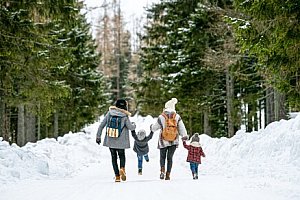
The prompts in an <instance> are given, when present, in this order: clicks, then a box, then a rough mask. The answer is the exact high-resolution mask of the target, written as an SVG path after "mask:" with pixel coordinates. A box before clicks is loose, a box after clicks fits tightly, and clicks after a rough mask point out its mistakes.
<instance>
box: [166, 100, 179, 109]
mask: <svg viewBox="0 0 300 200" xmlns="http://www.w3.org/2000/svg"><path fill="white" fill-rule="evenodd" d="M177 102H178V100H177V99H176V98H172V99H171V100H169V101H167V103H166V104H165V110H166V111H173V112H176V110H175V104H176V103H177Z"/></svg>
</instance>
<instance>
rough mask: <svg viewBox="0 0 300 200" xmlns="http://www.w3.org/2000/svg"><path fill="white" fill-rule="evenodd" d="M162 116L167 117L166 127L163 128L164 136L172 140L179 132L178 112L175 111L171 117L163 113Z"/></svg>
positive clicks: (167, 139)
mask: <svg viewBox="0 0 300 200" xmlns="http://www.w3.org/2000/svg"><path fill="white" fill-rule="evenodd" d="M162 116H163V117H164V118H165V128H164V129H163V130H162V138H163V139H164V140H166V141H169V142H172V141H174V140H175V139H176V137H177V134H178V130H177V121H176V113H173V114H172V115H171V116H170V117H169V116H167V115H166V114H165V113H162Z"/></svg>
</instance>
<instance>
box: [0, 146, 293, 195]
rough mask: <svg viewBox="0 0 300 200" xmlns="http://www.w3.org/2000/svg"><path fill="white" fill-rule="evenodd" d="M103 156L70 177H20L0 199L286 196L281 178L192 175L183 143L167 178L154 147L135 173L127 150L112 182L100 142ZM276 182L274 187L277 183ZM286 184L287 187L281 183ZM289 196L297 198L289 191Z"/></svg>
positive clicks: (106, 157)
mask: <svg viewBox="0 0 300 200" xmlns="http://www.w3.org/2000/svg"><path fill="white" fill-rule="evenodd" d="M99 149H100V151H102V153H101V154H102V156H103V157H104V158H105V159H103V160H102V161H101V163H96V164H93V165H90V166H89V167H87V168H84V169H83V170H82V171H81V172H80V173H78V174H77V175H76V176H74V177H72V178H62V179H59V180H58V179H55V180H23V181H20V182H18V183H17V184H15V185H13V186H10V187H8V188H6V189H5V190H4V191H2V192H1V195H0V200H99V199H109V200H115V199H116V200H117V199H124V200H127V199H130V200H140V199H143V200H148V199H149V200H150V199H151V200H153V199H172V200H177V199H178V200H182V199H194V198H195V197H196V199H201V200H219V199H222V200H235V199H236V200H240V199H243V200H253V199H256V200H257V199H263V200H268V199H270V200H286V199H287V194H286V193H285V194H282V195H281V194H280V192H278V191H286V190H283V189H284V188H282V187H283V184H279V183H278V185H277V186H276V184H277V183H274V182H270V181H271V180H264V179H261V180H258V179H244V178H232V177H223V176H216V175H207V174H205V172H201V173H200V177H199V179H198V180H192V178H191V175H190V172H189V168H188V164H187V163H185V162H184V163H182V158H181V157H179V156H178V155H179V154H181V151H183V149H181V150H180V149H178V150H177V152H176V153H175V158H174V159H175V161H174V167H173V172H172V176H171V178H172V180H171V181H165V180H160V179H159V178H158V176H159V167H158V166H159V164H158V163H159V160H158V159H159V157H158V150H154V151H152V152H151V154H150V159H151V160H150V162H149V163H144V173H143V175H142V176H139V175H137V167H136V158H135V154H134V153H133V151H132V150H127V151H126V154H127V164H126V165H127V177H128V180H127V181H126V182H121V183H115V182H114V180H113V171H112V166H111V163H110V155H109V151H108V149H107V148H105V147H102V146H101V147H100V148H99ZM277 187H278V188H277ZM287 189H288V188H287ZM289 199H297V197H296V196H294V197H293V196H291V197H290V198H289Z"/></svg>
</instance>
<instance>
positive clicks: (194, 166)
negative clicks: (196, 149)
mask: <svg viewBox="0 0 300 200" xmlns="http://www.w3.org/2000/svg"><path fill="white" fill-rule="evenodd" d="M198 165H199V164H198V163H194V162H190V168H191V171H192V173H193V174H198Z"/></svg>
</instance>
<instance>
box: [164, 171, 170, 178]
mask: <svg viewBox="0 0 300 200" xmlns="http://www.w3.org/2000/svg"><path fill="white" fill-rule="evenodd" d="M165 180H170V172H167V173H166V178H165Z"/></svg>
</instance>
